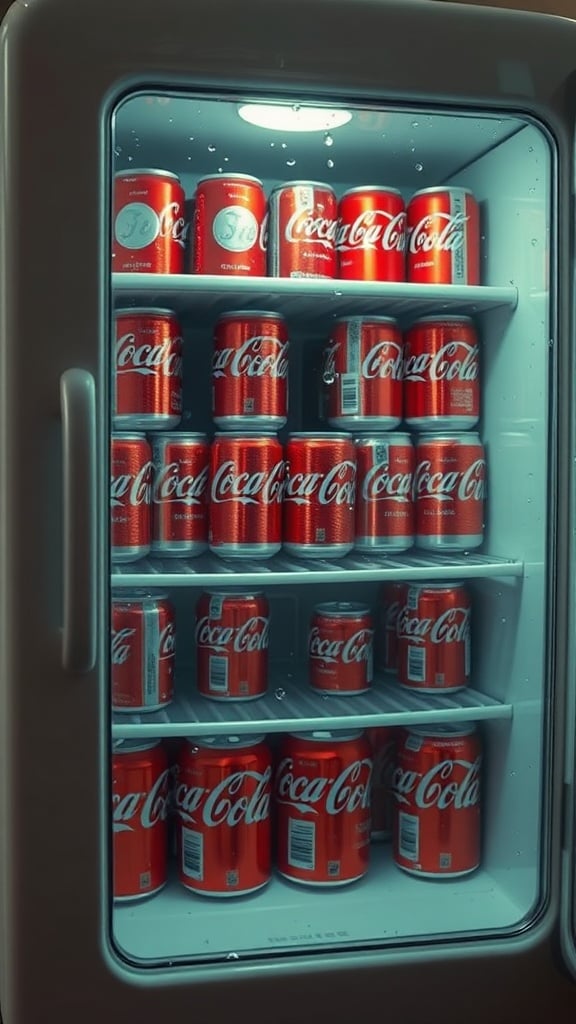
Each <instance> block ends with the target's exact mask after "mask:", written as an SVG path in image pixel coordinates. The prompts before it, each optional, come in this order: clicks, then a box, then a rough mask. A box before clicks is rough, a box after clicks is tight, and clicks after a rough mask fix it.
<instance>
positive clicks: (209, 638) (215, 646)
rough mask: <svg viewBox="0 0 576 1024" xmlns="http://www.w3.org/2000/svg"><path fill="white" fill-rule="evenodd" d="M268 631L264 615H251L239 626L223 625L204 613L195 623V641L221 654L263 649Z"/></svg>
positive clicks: (266, 646) (266, 645)
mask: <svg viewBox="0 0 576 1024" xmlns="http://www.w3.org/2000/svg"><path fill="white" fill-rule="evenodd" d="M269 631H270V620H269V619H268V618H267V617H266V616H264V615H252V616H251V617H250V618H249V619H246V622H243V623H242V625H241V626H223V625H221V624H220V623H218V622H213V621H212V620H211V619H210V617H209V616H208V615H204V616H203V617H202V618H201V619H199V620H198V622H197V624H196V643H197V645H198V647H207V648H210V650H211V651H216V652H218V653H221V654H225V653H226V652H228V651H234V653H235V654H243V653H245V652H247V653H251V652H252V651H265V650H267V648H268V637H269Z"/></svg>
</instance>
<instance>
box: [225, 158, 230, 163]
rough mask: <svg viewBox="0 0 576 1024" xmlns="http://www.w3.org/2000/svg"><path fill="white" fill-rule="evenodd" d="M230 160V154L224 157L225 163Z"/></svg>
mask: <svg viewBox="0 0 576 1024" xmlns="http://www.w3.org/2000/svg"><path fill="white" fill-rule="evenodd" d="M229 160H230V157H229V156H225V157H224V163H225V164H227V163H228V161H229Z"/></svg>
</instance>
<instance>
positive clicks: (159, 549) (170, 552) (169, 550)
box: [150, 541, 208, 558]
mask: <svg viewBox="0 0 576 1024" xmlns="http://www.w3.org/2000/svg"><path fill="white" fill-rule="evenodd" d="M150 550H151V554H153V555H155V556H156V557H157V558H198V556H199V555H203V554H204V552H205V551H208V543H206V544H197V543H194V544H188V543H187V541H174V543H173V544H155V543H154V542H152V547H151V549H150Z"/></svg>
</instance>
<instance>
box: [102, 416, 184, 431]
mask: <svg viewBox="0 0 576 1024" xmlns="http://www.w3.org/2000/svg"><path fill="white" fill-rule="evenodd" d="M181 418H182V417H181V416H180V415H178V416H176V415H174V416H154V415H152V416H147V415H146V414H145V413H144V414H142V415H139V414H138V413H134V414H133V415H129V416H114V418H113V424H114V430H123V431H126V430H174V429H175V428H176V427H178V426H179V425H180V420H181Z"/></svg>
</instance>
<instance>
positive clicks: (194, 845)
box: [182, 828, 204, 882]
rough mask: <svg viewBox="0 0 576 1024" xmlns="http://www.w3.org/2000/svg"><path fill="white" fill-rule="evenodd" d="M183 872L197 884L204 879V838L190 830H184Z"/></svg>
mask: <svg viewBox="0 0 576 1024" xmlns="http://www.w3.org/2000/svg"><path fill="white" fill-rule="evenodd" d="M182 871H183V872H184V874H185V875H187V876H188V878H195V879H196V881H197V882H201V881H202V879H203V878H204V836H203V835H202V833H201V832H193V831H192V829H189V828H183V829H182Z"/></svg>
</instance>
